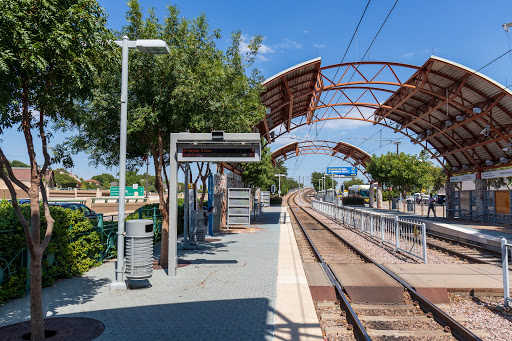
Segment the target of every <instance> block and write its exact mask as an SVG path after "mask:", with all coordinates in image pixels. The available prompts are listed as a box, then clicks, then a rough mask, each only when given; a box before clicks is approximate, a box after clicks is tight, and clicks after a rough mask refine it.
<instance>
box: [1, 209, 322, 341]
mask: <svg viewBox="0 0 512 341" xmlns="http://www.w3.org/2000/svg"><path fill="white" fill-rule="evenodd" d="M282 211H283V212H285V208H284V207H269V208H265V209H264V212H263V213H262V215H261V216H260V217H259V218H258V219H257V221H256V222H254V223H253V224H252V225H251V226H250V228H234V229H230V230H223V233H220V234H217V235H215V236H213V237H212V238H210V239H207V241H206V242H203V243H199V245H198V246H196V247H194V248H193V249H190V250H183V249H182V248H181V247H179V252H178V256H179V259H180V263H181V266H180V267H179V268H178V270H177V275H176V276H175V277H168V276H167V275H166V273H165V271H164V270H162V269H159V270H154V271H153V276H152V277H151V278H150V279H149V282H150V283H151V287H150V288H144V289H132V290H127V291H109V283H110V282H111V280H112V278H113V275H114V264H115V263H114V262H113V261H111V262H107V263H104V264H103V265H101V266H99V267H96V268H93V269H91V270H90V271H88V272H87V273H86V274H84V275H83V276H82V277H75V278H71V279H65V280H60V281H57V282H56V283H55V284H54V285H53V286H52V287H48V288H45V289H43V296H44V297H43V304H44V311H45V313H46V316H47V317H57V316H59V317H63V316H70V317H88V318H93V319H96V320H99V321H101V322H103V323H104V325H105V331H104V333H103V334H102V335H101V336H100V337H99V338H97V340H185V339H186V340H245V339H249V340H323V339H324V338H323V336H322V332H321V330H320V326H319V323H318V319H317V317H316V313H315V308H314V305H313V301H312V298H311V294H310V292H309V288H308V284H307V280H306V277H305V274H304V269H303V268H302V263H301V259H300V255H299V251H298V248H297V244H296V242H295V238H294V235H293V231H292V229H291V225H290V224H289V223H286V222H284V223H282V224H281V223H280V222H279V220H280V217H281V216H282V215H281V213H282ZM180 244H181V243H180ZM28 319H30V301H29V296H26V297H23V298H20V299H16V300H11V301H8V302H6V303H5V304H4V305H2V306H0V327H1V326H5V325H8V324H12V323H16V322H21V321H25V320H28Z"/></svg>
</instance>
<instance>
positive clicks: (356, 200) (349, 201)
mask: <svg viewBox="0 0 512 341" xmlns="http://www.w3.org/2000/svg"><path fill="white" fill-rule="evenodd" d="M342 201H343V205H364V198H363V197H362V196H359V195H351V196H348V197H343V199H342Z"/></svg>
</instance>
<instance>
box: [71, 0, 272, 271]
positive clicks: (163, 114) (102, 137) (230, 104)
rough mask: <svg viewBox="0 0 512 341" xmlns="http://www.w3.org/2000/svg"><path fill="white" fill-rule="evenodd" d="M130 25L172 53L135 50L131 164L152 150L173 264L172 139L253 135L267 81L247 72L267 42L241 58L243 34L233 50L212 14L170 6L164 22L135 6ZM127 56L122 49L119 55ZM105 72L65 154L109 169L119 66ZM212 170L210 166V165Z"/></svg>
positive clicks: (128, 30) (134, 33) (115, 149)
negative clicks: (221, 43)
mask: <svg viewBox="0 0 512 341" xmlns="http://www.w3.org/2000/svg"><path fill="white" fill-rule="evenodd" d="M128 5H129V7H130V10H129V11H128V13H127V15H126V18H127V21H128V26H126V27H125V28H123V30H122V35H124V34H126V35H127V36H128V37H129V38H131V39H163V40H164V41H166V42H167V44H168V46H169V49H170V54H169V55H149V54H142V53H137V52H135V51H133V52H131V53H130V63H129V75H130V76H129V92H130V98H129V110H128V135H127V141H128V142H127V167H128V168H129V169H130V168H131V169H136V168H137V167H138V166H140V165H142V164H143V163H144V160H145V158H146V157H147V154H148V151H149V153H150V154H151V158H152V160H153V164H154V168H155V187H156V190H157V192H158V195H159V209H160V212H161V214H162V221H163V224H162V247H161V250H162V253H161V256H160V263H161V265H162V266H163V267H166V266H167V258H168V257H167V256H168V255H167V251H168V245H167V242H168V233H169V226H168V221H169V219H168V214H169V212H168V209H169V197H168V193H166V192H165V187H167V188H168V187H169V186H171V181H172V182H173V184H172V185H173V186H174V181H175V179H169V176H168V174H167V172H166V167H165V165H166V164H167V163H168V159H169V140H170V139H169V135H170V133H172V132H181V131H187V130H188V131H190V132H192V133H194V132H210V131H212V130H225V131H228V132H249V131H250V129H251V127H252V126H254V124H255V123H257V122H258V121H259V120H260V119H261V118H262V117H264V115H265V109H264V107H263V106H262V105H261V103H260V101H259V94H260V92H261V85H260V83H261V77H260V76H259V74H257V73H253V74H252V76H251V78H249V77H247V75H246V70H247V68H248V67H249V66H250V65H251V64H252V63H253V62H254V59H255V56H256V53H257V50H258V48H259V46H260V44H261V41H262V38H261V36H256V37H254V39H253V40H252V41H251V42H250V44H249V46H248V50H249V51H248V52H247V53H244V54H241V53H240V44H241V32H235V33H234V34H233V35H232V44H231V47H230V48H229V49H228V51H227V52H226V53H223V52H222V51H220V50H218V49H217V48H216V45H215V41H216V40H217V39H219V38H220V37H221V35H220V31H219V30H213V31H211V30H210V28H209V25H208V21H207V19H206V16H205V15H200V16H199V17H197V18H195V19H193V20H189V19H186V18H183V17H179V11H178V8H177V7H175V6H168V8H167V17H166V18H165V19H164V22H163V23H160V22H159V21H158V19H157V17H156V15H155V13H154V11H153V10H152V9H150V10H149V15H148V17H147V18H146V19H143V14H142V10H141V8H140V5H139V2H138V1H136V0H131V1H129V2H128ZM119 54H120V51H119ZM120 61H121V58H120V57H119V55H118V56H116V58H115V59H112V64H113V65H114V66H115V67H112V68H109V69H106V70H105V71H104V73H103V74H102V75H101V77H100V78H101V86H100V88H98V90H97V91H96V93H95V98H94V100H93V101H92V102H91V104H90V107H89V110H90V111H91V112H94V114H93V115H91V114H90V113H89V114H86V115H83V116H82V117H81V126H80V133H79V134H78V135H77V136H75V137H74V138H73V139H71V140H69V141H68V144H67V145H66V146H63V147H62V149H71V150H73V151H79V150H81V151H86V152H88V153H90V158H91V161H92V162H93V163H95V164H103V165H105V166H107V167H113V166H116V165H117V164H118V162H119V143H118V141H119V93H120V85H119V77H120V74H119V69H120V67H119V63H120ZM206 168H207V167H206Z"/></svg>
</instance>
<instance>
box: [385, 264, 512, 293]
mask: <svg viewBox="0 0 512 341" xmlns="http://www.w3.org/2000/svg"><path fill="white" fill-rule="evenodd" d="M383 265H384V266H386V267H387V268H388V269H390V270H391V271H393V272H395V273H396V274H397V275H399V276H400V277H402V278H403V279H404V280H406V281H407V282H408V283H409V284H410V285H412V286H414V287H423V288H428V287H431V288H446V289H447V290H448V292H454V291H471V290H478V291H489V292H501V293H503V274H502V270H501V268H499V267H497V266H494V265H489V264H383ZM509 273H510V276H512V272H509ZM511 287H512V286H511Z"/></svg>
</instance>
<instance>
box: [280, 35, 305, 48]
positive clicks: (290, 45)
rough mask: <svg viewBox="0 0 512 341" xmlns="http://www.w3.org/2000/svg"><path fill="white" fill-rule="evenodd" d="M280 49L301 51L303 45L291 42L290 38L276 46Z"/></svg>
mask: <svg viewBox="0 0 512 341" xmlns="http://www.w3.org/2000/svg"><path fill="white" fill-rule="evenodd" d="M276 46H277V47H278V48H282V49H292V48H294V49H301V48H302V44H301V43H298V42H296V41H293V40H290V39H288V38H284V39H283V42H282V43H280V44H277V45H276Z"/></svg>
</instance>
